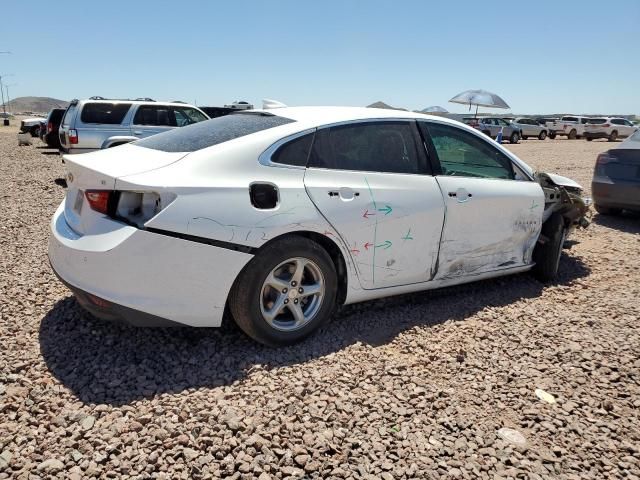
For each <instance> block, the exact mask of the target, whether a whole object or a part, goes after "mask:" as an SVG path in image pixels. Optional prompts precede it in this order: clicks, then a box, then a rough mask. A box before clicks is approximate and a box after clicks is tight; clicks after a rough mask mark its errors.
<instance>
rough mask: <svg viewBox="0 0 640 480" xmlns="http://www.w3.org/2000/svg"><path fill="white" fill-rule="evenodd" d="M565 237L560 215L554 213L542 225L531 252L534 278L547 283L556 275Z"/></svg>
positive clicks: (565, 229) (564, 228) (565, 233)
mask: <svg viewBox="0 0 640 480" xmlns="http://www.w3.org/2000/svg"><path fill="white" fill-rule="evenodd" d="M566 236H567V228H566V227H565V225H564V219H563V218H562V215H560V214H558V213H554V214H552V215H551V217H550V218H549V219H548V220H547V221H546V222H545V223H544V225H542V232H541V233H540V239H541V240H544V243H542V242H541V241H540V240H539V241H538V242H539V243H538V245H536V248H535V250H534V251H533V261H534V262H536V264H535V266H534V267H533V274H534V276H535V277H536V278H537V279H538V280H541V281H544V282H548V281H550V280H553V279H554V278H556V276H557V275H558V266H559V265H560V257H561V256H562V245H563V244H564V241H565V239H566Z"/></svg>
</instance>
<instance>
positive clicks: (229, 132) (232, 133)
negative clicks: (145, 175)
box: [134, 113, 294, 152]
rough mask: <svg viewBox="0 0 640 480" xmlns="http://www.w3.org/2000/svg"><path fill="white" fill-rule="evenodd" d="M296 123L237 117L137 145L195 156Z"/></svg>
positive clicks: (274, 117) (249, 115) (271, 117)
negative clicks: (193, 153)
mask: <svg viewBox="0 0 640 480" xmlns="http://www.w3.org/2000/svg"><path fill="white" fill-rule="evenodd" d="M293 121H294V120H291V119H290V118H285V117H279V116H277V115H266V114H256V113H235V114H233V115H227V116H224V117H219V118H214V119H212V120H207V121H206V122H199V123H196V124H194V125H189V126H186V127H183V128H177V129H175V130H170V131H168V132H164V133H159V134H158V135H153V136H151V137H147V138H144V139H142V140H138V141H137V142H134V144H135V145H137V146H139V147H145V148H151V149H153V150H161V151H163V152H195V151H196V150H202V149H203V148H207V147H211V146H213V145H218V144H219V143H224V142H228V141H229V140H233V139H235V138H240V137H244V136H246V135H251V134H252V133H256V132H260V131H262V130H267V129H269V128H274V127H279V126H281V125H286V124H287V123H292V122H293Z"/></svg>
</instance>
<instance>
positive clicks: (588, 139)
mask: <svg viewBox="0 0 640 480" xmlns="http://www.w3.org/2000/svg"><path fill="white" fill-rule="evenodd" d="M585 138H586V139H587V142H592V141H593V137H585Z"/></svg>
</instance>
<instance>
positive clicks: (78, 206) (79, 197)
mask: <svg viewBox="0 0 640 480" xmlns="http://www.w3.org/2000/svg"><path fill="white" fill-rule="evenodd" d="M83 200H84V190H78V192H77V193H76V199H75V201H74V202H73V210H74V211H75V212H76V213H77V214H78V215H80V213H81V212H82V203H83Z"/></svg>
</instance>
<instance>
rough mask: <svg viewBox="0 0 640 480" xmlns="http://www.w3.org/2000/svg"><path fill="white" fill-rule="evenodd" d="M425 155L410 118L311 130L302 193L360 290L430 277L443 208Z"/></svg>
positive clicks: (415, 281) (420, 280)
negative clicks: (341, 249) (341, 247)
mask: <svg viewBox="0 0 640 480" xmlns="http://www.w3.org/2000/svg"><path fill="white" fill-rule="evenodd" d="M425 153H426V152H425V150H424V145H423V143H422V140H421V138H420V135H419V133H418V130H417V126H416V124H415V122H414V121H407V120H397V121H396V120H380V121H362V122H352V123H347V124H343V125H335V126H330V127H325V128H321V129H319V130H318V131H317V132H316V135H315V139H314V142H313V147H312V150H311V154H310V157H309V162H308V166H307V170H306V173H305V178H304V183H305V188H306V190H307V193H308V194H309V197H310V198H311V200H312V201H313V203H314V204H315V205H316V207H317V208H318V210H319V211H320V212H321V213H322V215H323V216H324V217H325V218H326V220H327V221H328V222H329V223H330V224H331V225H332V226H333V228H334V229H335V231H336V232H337V233H338V235H339V237H340V239H339V240H341V241H342V243H343V244H345V245H346V246H347V247H348V249H349V251H350V253H351V258H352V260H353V262H354V264H355V265H356V270H357V272H358V277H359V280H360V283H361V285H362V287H363V288H365V289H375V288H383V287H391V286H397V285H405V284H410V283H418V282H425V281H428V280H430V279H431V278H433V275H434V273H435V268H436V261H437V255H438V245H439V241H440V234H441V232H442V225H443V220H444V205H443V201H442V196H441V194H440V189H439V187H438V184H437V182H436V179H435V178H434V177H433V176H432V175H430V174H429V171H428V169H427V161H426V154H425ZM328 234H329V235H331V232H328Z"/></svg>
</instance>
